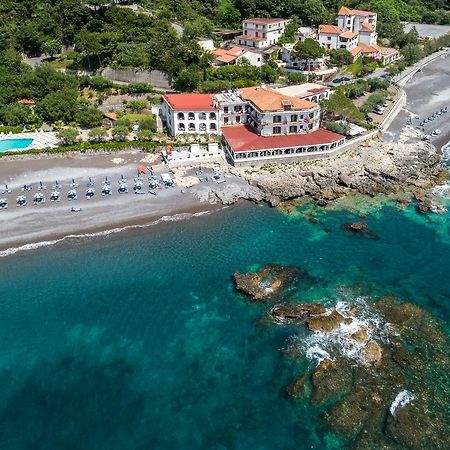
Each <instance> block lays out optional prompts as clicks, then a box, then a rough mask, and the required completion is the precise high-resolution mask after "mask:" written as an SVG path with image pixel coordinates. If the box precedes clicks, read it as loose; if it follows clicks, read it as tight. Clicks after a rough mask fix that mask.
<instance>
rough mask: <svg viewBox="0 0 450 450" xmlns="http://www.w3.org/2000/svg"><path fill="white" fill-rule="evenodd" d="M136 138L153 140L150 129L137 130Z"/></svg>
mask: <svg viewBox="0 0 450 450" xmlns="http://www.w3.org/2000/svg"><path fill="white" fill-rule="evenodd" d="M137 138H138V139H139V140H140V141H152V140H153V132H152V131H150V130H139V131H138V132H137Z"/></svg>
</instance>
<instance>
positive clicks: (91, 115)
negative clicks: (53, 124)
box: [75, 100, 103, 128]
mask: <svg viewBox="0 0 450 450" xmlns="http://www.w3.org/2000/svg"><path fill="white" fill-rule="evenodd" d="M102 119H103V113H102V112H101V111H100V110H99V109H98V108H97V107H96V106H93V105H90V104H89V103H88V102H86V101H85V100H80V101H79V102H78V111H77V112H76V113H75V121H76V122H77V123H78V124H79V125H81V126H82V127H86V128H92V127H96V126H98V125H100V124H101V123H102Z"/></svg>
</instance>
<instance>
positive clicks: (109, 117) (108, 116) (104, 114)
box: [103, 112, 117, 122]
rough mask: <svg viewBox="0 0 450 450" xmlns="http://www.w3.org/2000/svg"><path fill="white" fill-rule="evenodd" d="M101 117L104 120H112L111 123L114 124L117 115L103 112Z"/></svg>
mask: <svg viewBox="0 0 450 450" xmlns="http://www.w3.org/2000/svg"><path fill="white" fill-rule="evenodd" d="M103 117H105V118H106V119H109V120H112V121H113V122H115V121H116V120H117V114H116V113H113V112H105V113H103Z"/></svg>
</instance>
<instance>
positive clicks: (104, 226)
mask: <svg viewBox="0 0 450 450" xmlns="http://www.w3.org/2000/svg"><path fill="white" fill-rule="evenodd" d="M146 158H147V159H146ZM149 161H150V160H149V156H148V155H146V154H145V153H142V152H133V153H121V154H116V153H114V154H110V155H105V154H102V155H93V156H92V155H91V156H86V155H79V156H76V157H60V156H57V157H51V158H44V159H37V158H35V157H23V158H21V159H13V160H7V159H2V160H0V189H3V184H2V183H3V182H6V183H8V186H9V187H10V188H11V190H12V192H11V193H7V194H0V197H2V198H7V200H8V209H6V210H0V230H1V233H0V251H5V250H7V249H11V248H17V247H19V246H22V245H28V244H32V243H38V242H42V241H49V240H52V241H53V240H59V239H62V238H64V237H66V236H70V235H81V234H90V233H98V232H101V231H105V230H111V229H114V228H122V227H128V226H139V225H144V224H149V223H152V222H154V221H157V220H159V219H161V218H162V217H164V216H175V215H180V214H187V215H192V214H196V213H199V212H203V211H210V210H212V209H218V208H221V207H222V205H221V204H218V203H216V204H211V202H210V201H209V200H210V194H211V193H212V191H213V189H214V186H213V183H212V182H208V183H201V184H198V185H195V186H192V187H191V188H183V187H181V186H175V187H169V188H162V189H158V190H157V195H156V196H154V195H151V194H149V193H148V187H147V186H148V185H147V183H148V182H147V176H148V175H149V174H148V173H147V174H146V175H145V176H143V180H144V189H143V190H144V191H145V194H142V195H136V194H134V192H133V189H132V188H133V184H134V181H133V180H134V178H135V177H136V176H137V167H138V166H139V165H145V166H146V167H147V166H152V167H153V169H154V173H155V175H156V176H158V178H160V175H161V173H168V169H167V167H166V166H165V165H162V164H161V165H155V166H153V165H152V164H151V163H150V162H149ZM211 172H212V170H211ZM122 175H123V176H124V177H125V178H126V179H127V183H128V188H129V192H128V193H127V194H119V193H118V192H117V188H118V180H119V179H120V178H121V176H122ZM106 176H108V179H109V180H110V182H111V188H112V195H108V196H102V195H101V189H102V181H103V180H104V179H105V177H106ZM89 177H91V178H92V181H93V182H94V183H95V186H94V188H95V195H94V197H93V198H91V199H89V200H88V199H87V198H86V196H85V191H86V184H87V182H88V179H89ZM72 178H74V179H75V182H76V183H78V184H79V186H78V188H76V190H77V192H78V199H77V200H74V201H69V200H68V199H67V192H68V191H69V190H70V189H71V183H72ZM56 180H57V181H58V184H60V185H62V187H61V189H58V190H59V191H60V193H61V201H59V202H51V201H50V193H51V192H52V190H53V188H52V187H53V186H54V185H55V182H56ZM39 181H42V182H43V184H44V185H46V186H47V189H45V190H38V185H39ZM25 183H30V184H32V186H33V190H32V191H29V192H23V190H22V187H23V185H24V184H25ZM182 190H183V191H184V192H182ZM0 192H1V191H0ZM36 192H42V193H43V194H44V195H45V197H46V202H45V204H42V205H33V196H34V194H35V193H36ZM18 195H26V197H27V205H26V206H22V207H17V206H16V198H17V196H18ZM72 207H76V208H81V211H79V212H72V211H71V208H72ZM178 217H179V216H178Z"/></svg>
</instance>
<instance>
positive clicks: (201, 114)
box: [198, 112, 206, 120]
mask: <svg viewBox="0 0 450 450" xmlns="http://www.w3.org/2000/svg"><path fill="white" fill-rule="evenodd" d="M198 119H199V120H206V114H205V113H204V112H201V113H200V114H199V115H198Z"/></svg>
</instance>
